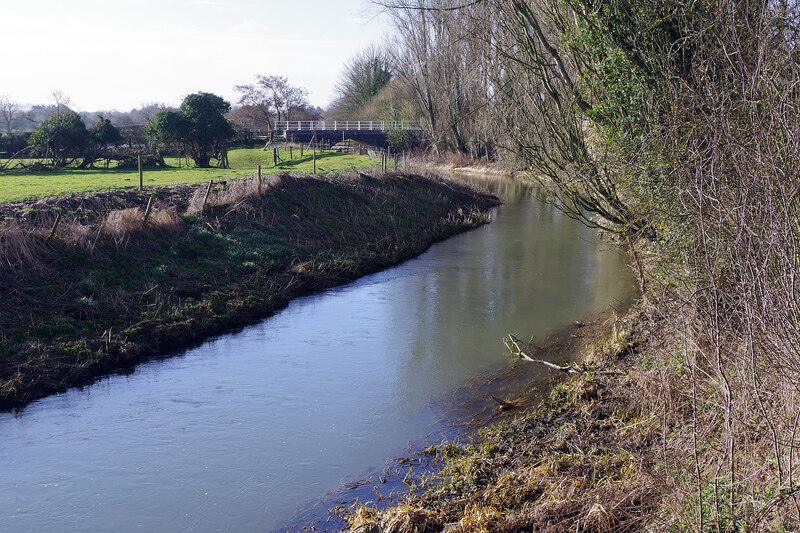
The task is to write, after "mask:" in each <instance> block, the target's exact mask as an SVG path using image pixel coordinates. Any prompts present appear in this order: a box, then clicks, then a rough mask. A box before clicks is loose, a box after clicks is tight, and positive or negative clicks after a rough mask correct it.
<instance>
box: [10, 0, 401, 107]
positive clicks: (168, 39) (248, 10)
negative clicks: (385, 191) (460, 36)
mask: <svg viewBox="0 0 800 533" xmlns="http://www.w3.org/2000/svg"><path fill="white" fill-rule="evenodd" d="M370 12H372V15H370ZM384 20H385V19H384V18H382V17H376V16H375V14H374V9H373V8H371V6H370V4H369V0H303V1H297V0H294V1H293V0H0V95H5V96H8V97H10V98H11V99H12V100H14V101H16V102H18V103H20V104H23V105H25V106H28V105H33V104H44V105H47V104H52V103H53V97H52V94H53V92H54V91H60V92H61V93H63V94H64V95H65V96H67V97H68V98H69V100H70V107H72V109H74V110H76V111H100V110H103V111H107V110H112V109H116V110H119V111H128V110H130V109H134V108H138V107H141V106H142V105H143V104H148V103H154V102H155V103H164V104H167V105H172V106H177V105H179V104H180V102H181V100H182V99H183V97H184V96H186V95H187V94H191V93H194V92H198V91H204V92H211V93H215V94H218V95H220V96H222V97H223V98H225V99H226V100H228V101H229V102H231V103H235V100H236V98H237V94H238V93H236V91H234V89H233V86H234V85H241V84H246V83H252V82H253V81H254V80H255V76H256V75H257V74H261V75H265V76H269V75H281V76H286V77H287V78H288V79H289V83H291V84H292V85H297V86H301V87H305V88H306V89H307V90H308V91H309V101H310V102H311V104H313V105H317V106H320V107H323V108H324V107H326V106H327V105H328V104H329V103H330V101H331V100H332V99H333V97H334V86H335V84H336V80H337V78H338V75H339V73H340V72H341V69H342V67H343V65H344V63H345V61H347V60H348V59H349V58H351V57H352V56H353V55H355V53H356V52H358V51H359V50H361V49H363V48H365V47H366V46H369V45H370V44H379V43H380V42H381V41H382V40H384V39H385V37H386V36H387V35H388V33H389V28H388V26H387V24H386V23H385V22H384Z"/></svg>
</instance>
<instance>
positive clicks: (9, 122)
mask: <svg viewBox="0 0 800 533" xmlns="http://www.w3.org/2000/svg"><path fill="white" fill-rule="evenodd" d="M21 110H22V107H21V106H20V105H19V104H18V103H17V102H15V101H14V100H12V99H11V98H10V97H9V96H8V95H3V96H0V121H2V122H3V125H4V129H5V132H6V133H9V134H10V133H11V132H12V131H13V130H14V120H15V119H16V118H17V115H18V113H19V112H20V111H21Z"/></svg>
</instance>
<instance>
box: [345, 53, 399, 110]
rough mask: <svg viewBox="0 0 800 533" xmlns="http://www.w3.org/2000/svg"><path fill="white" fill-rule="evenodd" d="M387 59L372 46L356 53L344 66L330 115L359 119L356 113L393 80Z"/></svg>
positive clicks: (388, 59)
mask: <svg viewBox="0 0 800 533" xmlns="http://www.w3.org/2000/svg"><path fill="white" fill-rule="evenodd" d="M393 75H394V74H393V69H392V60H391V57H390V55H389V54H388V53H387V52H386V51H384V50H381V49H379V48H377V47H375V46H370V47H368V48H365V49H364V50H362V51H360V52H358V53H357V54H356V55H355V56H354V57H353V58H351V59H350V60H349V61H348V62H347V63H345V66H344V69H343V70H342V74H341V77H340V79H339V82H338V83H337V84H336V92H337V98H336V100H335V101H334V103H333V105H332V108H333V113H334V114H335V115H336V116H338V117H341V118H343V119H354V118H374V117H359V116H357V115H359V113H361V112H362V111H363V109H364V108H365V107H366V106H367V105H368V104H369V103H370V101H371V100H372V99H373V98H374V97H375V96H376V95H377V94H378V92H380V90H381V89H382V88H383V87H385V86H386V84H388V83H389V82H390V81H391V79H392V77H393Z"/></svg>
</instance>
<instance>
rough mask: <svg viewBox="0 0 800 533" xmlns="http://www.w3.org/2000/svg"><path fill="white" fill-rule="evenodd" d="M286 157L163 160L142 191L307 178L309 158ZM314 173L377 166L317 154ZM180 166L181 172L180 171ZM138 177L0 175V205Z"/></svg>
mask: <svg viewBox="0 0 800 533" xmlns="http://www.w3.org/2000/svg"><path fill="white" fill-rule="evenodd" d="M292 156H293V158H291V159H290V157H289V149H288V148H280V150H279V157H280V158H281V161H280V162H279V163H278V165H277V166H274V165H273V164H272V150H269V151H264V150H262V149H260V148H233V149H231V150H230V151H229V152H228V160H229V163H230V168H194V167H192V166H189V167H186V163H185V161H184V160H181V159H179V158H175V157H168V158H165V160H166V162H167V164H168V165H170V168H159V169H146V170H145V172H144V185H145V186H146V187H149V186H158V185H171V184H176V183H183V184H193V183H201V182H204V181H205V182H207V181H208V180H224V179H231V178H236V177H242V176H246V175H249V174H252V173H254V172H256V168H257V165H259V164H260V165H261V167H262V169H261V171H262V173H263V174H275V173H279V172H286V171H291V172H297V173H311V172H312V171H313V166H314V162H313V160H312V157H313V156H312V155H311V153H309V152H308V151H304V155H303V157H300V150H299V148H294V149H293V150H292ZM2 162H3V161H2V160H0V164H2ZM316 162H317V171H318V172H330V171H343V170H347V169H350V168H365V167H375V166H378V165H379V164H380V160H378V159H375V158H372V157H368V156H360V155H352V154H342V153H338V152H331V151H326V152H319V153H317V154H316ZM179 164H180V165H181V167H180V168H179V167H178V165H179ZM138 185H139V173H138V171H137V170H136V169H127V168H126V169H118V168H109V169H96V170H79V169H76V168H67V169H63V170H58V171H42V172H29V171H26V170H20V169H10V170H5V171H2V172H0V203H2V202H10V201H16V200H23V199H28V198H41V197H44V196H57V195H60V194H68V193H83V192H91V191H100V190H107V189H123V188H130V187H138Z"/></svg>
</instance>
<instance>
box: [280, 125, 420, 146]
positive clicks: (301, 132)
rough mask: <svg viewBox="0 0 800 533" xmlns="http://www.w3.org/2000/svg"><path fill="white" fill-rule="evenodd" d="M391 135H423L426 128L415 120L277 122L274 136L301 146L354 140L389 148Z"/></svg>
mask: <svg viewBox="0 0 800 533" xmlns="http://www.w3.org/2000/svg"><path fill="white" fill-rule="evenodd" d="M391 131H404V132H407V133H410V134H411V135H419V133H420V132H421V131H422V125H421V124H420V122H418V121H411V120H403V121H389V120H279V121H276V122H275V127H274V129H273V135H274V136H276V137H283V138H284V139H287V140H292V139H293V140H295V141H297V142H310V141H311V140H312V139H316V140H317V141H321V140H325V141H330V142H332V143H337V142H339V141H344V140H345V139H353V140H357V141H363V142H366V143H369V144H371V145H373V146H385V145H386V134H387V132H391Z"/></svg>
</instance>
